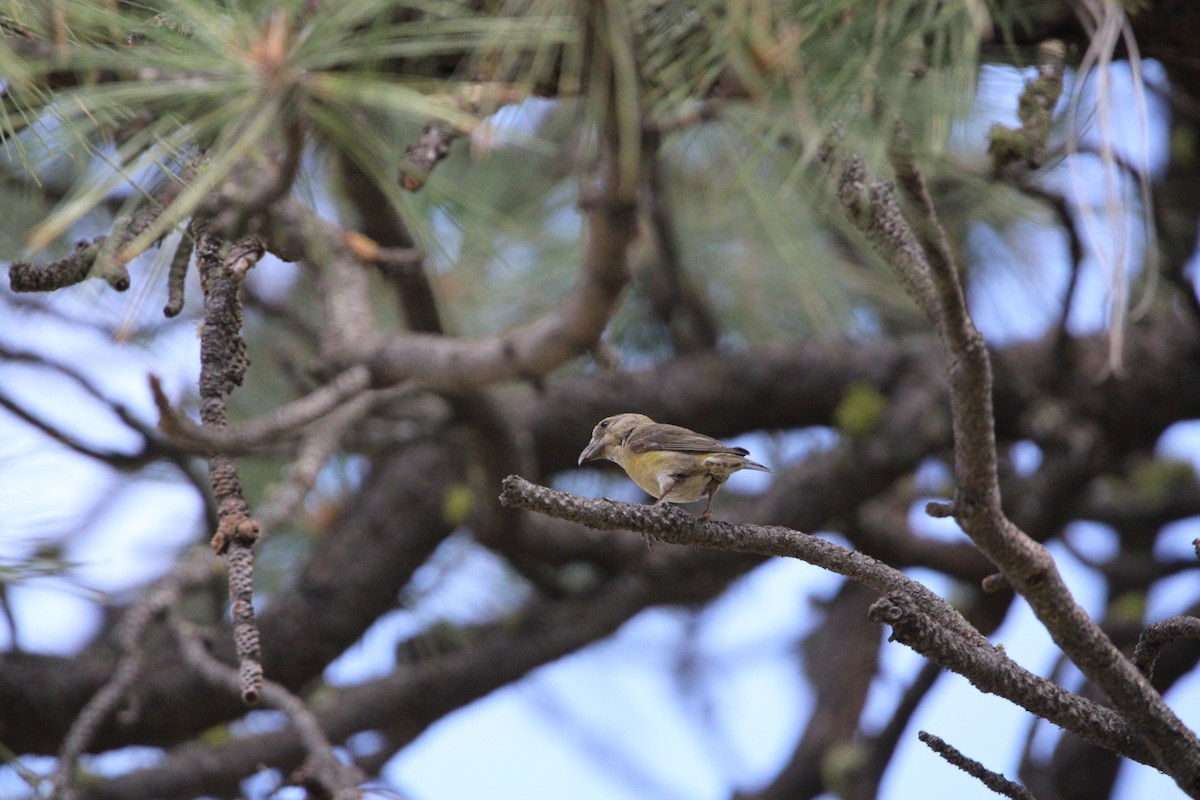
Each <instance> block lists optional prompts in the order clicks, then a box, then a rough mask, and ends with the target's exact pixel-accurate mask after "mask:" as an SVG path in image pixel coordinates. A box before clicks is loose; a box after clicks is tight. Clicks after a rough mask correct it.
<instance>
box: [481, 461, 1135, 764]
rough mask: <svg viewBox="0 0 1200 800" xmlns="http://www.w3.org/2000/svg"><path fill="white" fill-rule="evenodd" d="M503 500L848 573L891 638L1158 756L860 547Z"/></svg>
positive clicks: (1094, 735) (778, 531) (623, 506)
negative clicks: (871, 598)
mask: <svg viewBox="0 0 1200 800" xmlns="http://www.w3.org/2000/svg"><path fill="white" fill-rule="evenodd" d="M500 502H502V503H504V504H505V505H508V506H512V507H515V508H524V509H527V510H530V511H536V512H538V513H541V514H547V515H549V516H552V517H559V518H562V519H569V520H572V521H574V522H578V523H581V524H583V525H587V526H588V527H590V528H595V529H597V530H630V531H635V532H637V533H641V534H643V535H646V536H655V537H657V538H659V539H661V540H663V541H666V542H670V543H672V544H686V545H694V546H697V547H707V548H716V549H720V550H729V551H734V552H744V553H758V554H761V555H771V556H786V557H789V558H798V559H800V560H801V561H806V562H808V563H810V564H814V565H816V566H818V567H821V568H822V569H827V570H830V571H832V572H836V573H838V574H839V575H844V576H846V577H848V578H850V579H852V580H855V581H858V582H859V583H862V584H864V585H866V586H869V587H871V588H873V589H875V590H876V591H878V592H880V593H881V594H885V595H886V597H885V598H883V599H882V600H881V601H880V602H879V603H877V604H876V606H875V607H874V608H875V609H877V610H875V612H874V613H875V614H876V615H877V616H876V617H875V618H876V619H877V621H883V622H887V623H888V624H889V625H892V627H893V637H894V638H896V639H899V640H900V641H902V642H903V643H904V644H906V645H908V646H909V647H912V648H913V649H914V650H916V651H917V652H918V653H920V654H921V655H923V656H925V657H926V658H929V659H930V660H932V661H935V662H936V663H938V664H940V665H941V666H943V667H945V668H946V669H949V670H951V671H953V672H957V673H958V674H960V675H963V676H964V677H966V678H967V679H969V680H970V681H971V682H972V683H974V684H975V685H976V686H977V687H979V688H980V689H981V690H982V691H985V692H988V693H990V694H996V695H998V696H1000V697H1004V698H1005V699H1007V700H1010V701H1011V702H1013V703H1016V704H1017V705H1019V706H1021V707H1022V708H1024V709H1026V710H1027V711H1030V712H1031V713H1034V714H1037V715H1038V716H1040V717H1043V718H1045V719H1047V720H1049V721H1051V722H1053V723H1054V724H1056V725H1059V726H1061V727H1063V728H1065V729H1066V730H1069V731H1071V732H1072V733H1075V734H1076V735H1078V736H1080V737H1081V738H1083V739H1086V740H1087V741H1090V742H1093V743H1094V744H1097V745H1100V746H1101V747H1105V748H1108V749H1110V750H1114V751H1116V752H1118V753H1120V754H1121V755H1124V756H1126V757H1128V758H1132V759H1134V760H1136V761H1141V762H1142V763H1147V764H1150V765H1152V766H1157V764H1158V762H1157V759H1156V757H1155V756H1154V755H1153V754H1152V752H1151V751H1150V750H1148V749H1147V748H1146V747H1145V745H1144V744H1143V742H1142V741H1141V739H1140V738H1139V737H1138V735H1137V732H1136V731H1135V729H1133V728H1131V727H1130V726H1129V725H1128V724H1126V722H1125V721H1124V720H1123V719H1122V718H1121V717H1120V716H1118V715H1117V714H1116V713H1114V712H1113V711H1112V710H1110V709H1107V708H1103V707H1101V706H1097V705H1096V704H1095V703H1092V702H1091V701H1088V700H1086V699H1084V698H1081V697H1079V696H1077V695H1073V694H1071V693H1070V692H1067V691H1066V690H1065V689H1062V688H1061V687H1059V686H1057V685H1056V684H1053V683H1051V682H1050V681H1047V680H1045V679H1043V678H1040V677H1038V676H1037V675H1034V674H1032V673H1030V672H1029V671H1027V670H1025V669H1024V668H1022V667H1021V666H1019V665H1018V664H1016V663H1014V662H1013V661H1012V660H1011V659H1009V658H1008V656H1007V655H1006V654H1005V653H1004V651H1003V650H1002V649H1000V648H996V647H994V646H993V645H992V644H991V643H990V642H989V641H988V640H987V639H986V638H985V637H984V636H983V635H981V634H980V633H979V632H978V631H977V630H975V629H974V628H973V627H971V625H970V624H969V623H968V622H967V621H966V620H965V619H963V618H962V616H961V615H960V614H959V613H958V612H957V611H956V610H955V609H954V608H953V607H951V606H950V605H949V604H948V603H946V602H945V601H944V600H942V599H941V598H940V597H938V596H937V595H936V594H934V593H933V592H931V591H929V590H928V589H927V588H926V587H925V586H923V585H921V584H920V583H917V582H916V581H914V580H912V579H911V578H909V577H908V576H906V575H904V574H903V573H902V572H899V571H898V570H895V569H892V568H891V567H889V566H887V565H886V564H883V563H881V562H879V561H876V560H875V559H873V558H871V557H869V556H866V555H863V554H862V553H857V552H855V551H853V550H847V549H846V548H844V547H842V546H841V545H838V544H835V543H833V542H829V541H825V540H824V539H818V538H816V537H814V536H807V535H805V534H803V533H800V532H798V531H794V530H790V529H787V528H780V527H767V526H760V525H733V524H730V523H727V522H716V521H711V520H702V519H698V518H696V517H692V516H691V515H689V514H687V513H686V512H684V511H680V510H677V509H673V508H669V507H655V506H638V505H632V504H629V503H619V502H616V501H614V500H607V499H605V500H589V499H586V498H581V497H578V496H576V495H572V494H568V493H566V492H559V491H556V490H554V489H549V488H547V487H544V486H537V485H536V484H532V483H530V482H528V481H526V480H525V479H523V478H520V477H517V476H516V475H512V476H509V477H508V478H507V479H506V480H505V481H504V486H503V490H502V492H501V494H500ZM884 601H887V602H886V603H885V602H884ZM881 604H882V605H881Z"/></svg>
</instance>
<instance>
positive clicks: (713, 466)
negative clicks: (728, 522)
mask: <svg viewBox="0 0 1200 800" xmlns="http://www.w3.org/2000/svg"><path fill="white" fill-rule="evenodd" d="M747 455H749V451H748V450H746V449H745V448H743V447H730V446H728V445H726V444H723V443H722V442H719V441H717V440H716V439H714V438H712V437H711V436H705V435H704V434H702V433H696V432H695V431H692V430H688V429H687V428H682V427H680V426H678V425H664V424H662V423H658V422H655V421H654V420H652V419H650V418H649V417H647V416H646V415H644V414H617V415H616V416H612V417H608V418H606V419H603V420H601V421H600V422H599V424H597V425H596V427H595V428H594V429H593V430H592V441H591V442H589V443H588V446H587V447H585V448H584V449H583V452H582V453H580V454H579V463H580V464H582V463H583V462H585V461H592V460H594V459H598V458H607V459H608V460H609V461H614V462H616V463H617V464H620V465H621V467H622V468H623V469H624V470H625V473H626V474H627V475H629V477H630V478H632V479H633V482H634V483H636V484H637V485H638V486H640V487H642V488H643V489H645V490H646V491H647V492H648V493H649V494H650V495H652V496H653V497H654V498H655V499H656V502H655V505H663V504H665V503H692V502H695V501H696V500H699V499H700V498H701V497H703V496H704V495H708V503H707V504H706V505H705V506H704V512H703V513H702V514H701V515H700V516H702V517H704V518H705V519H708V518H709V517H711V516H712V499H713V495H715V494H716V493H717V490H718V489H720V488H721V486H722V484H724V483H725V481H727V480H728V479H729V476H730V475H732V474H733V473H735V472H737V471H738V470H740V469H754V470H760V471H762V472H770V471H771V470H769V469H767V468H766V467H764V466H763V465H762V464H759V463H757V462H755V461H751V460H750V459H748V458H746V456H747Z"/></svg>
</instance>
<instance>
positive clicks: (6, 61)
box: [0, 0, 572, 259]
mask: <svg viewBox="0 0 1200 800" xmlns="http://www.w3.org/2000/svg"><path fill="white" fill-rule="evenodd" d="M61 5H62V7H63V10H64V11H63V14H62V17H61V20H59V21H58V22H57V23H56V24H51V22H50V15H42V14H31V13H28V12H26V11H25V10H24V7H23V6H22V4H20V3H15V2H10V3H9V4H8V9H7V13H6V14H4V15H3V16H2V17H0V22H2V23H4V27H7V28H9V29H10V30H17V31H20V32H21V33H22V34H24V36H26V37H28V39H26V40H16V39H14V41H22V46H23V47H24V48H25V49H26V50H27V51H28V52H23V53H21V54H20V55H21V58H17V56H16V54H15V53H14V52H13V50H12V46H11V45H8V46H6V48H0V68H3V69H4V71H5V74H8V75H11V76H13V77H12V78H10V82H11V90H10V91H9V92H8V94H7V96H6V98H5V99H6V103H5V105H4V107H3V118H2V119H0V125H2V130H3V131H4V132H6V133H8V136H7V137H6V143H7V144H9V145H10V147H11V148H13V150H11V151H10V152H14V153H15V154H16V155H17V156H18V157H20V158H24V156H25V154H26V153H27V146H28V144H29V143H30V139H31V138H33V137H45V138H47V139H49V140H50V141H51V142H52V143H53V146H52V147H51V148H48V149H50V150H52V151H54V152H57V153H66V154H68V155H69V157H70V158H72V159H74V160H77V161H80V162H83V163H87V164H89V165H90V169H89V170H88V171H87V172H86V173H85V174H84V175H82V176H81V177H80V179H79V180H78V181H77V183H76V184H75V186H74V187H73V188H72V191H71V193H70V195H69V196H68V197H67V198H66V200H65V201H64V202H63V203H62V204H61V205H60V207H59V208H58V209H57V211H56V212H55V213H54V214H52V215H51V216H50V217H49V218H47V219H46V220H44V221H43V222H42V223H41V224H40V225H39V226H37V227H36V228H35V229H34V230H33V232H32V233H31V235H30V241H29V245H30V249H31V250H33V251H38V250H41V249H42V248H44V247H46V246H47V245H49V244H50V243H51V242H53V241H54V240H55V239H56V238H57V237H59V236H61V235H62V234H63V233H64V232H66V231H67V229H68V228H69V227H70V226H71V225H72V224H73V223H75V222H76V221H78V220H79V219H81V218H83V217H84V216H85V215H87V214H89V213H91V212H92V211H93V210H95V209H96V208H97V206H99V205H100V204H101V203H102V202H103V201H104V200H105V199H106V198H108V197H110V196H112V195H113V194H114V193H116V192H119V191H124V190H126V188H127V187H131V186H132V187H136V190H137V192H140V193H148V192H150V191H152V189H153V188H154V186H155V185H157V184H158V183H159V182H162V181H170V180H179V179H180V178H179V175H180V173H181V172H183V170H184V165H185V164H191V165H192V166H194V167H198V168H197V169H196V170H195V175H194V178H193V179H192V180H191V181H190V182H189V185H188V186H187V187H186V188H185V189H184V190H183V192H182V193H181V194H180V195H179V197H178V199H176V200H175V202H174V203H173V204H172V206H171V207H170V208H169V209H168V211H167V213H165V214H163V215H162V216H161V217H159V219H158V221H157V222H156V224H154V225H153V226H152V227H151V228H149V229H148V230H146V231H144V232H143V233H142V234H141V235H139V236H138V237H137V238H136V239H135V240H134V241H133V242H131V243H130V244H129V245H128V246H127V247H126V253H124V254H123V257H124V258H125V259H127V258H129V257H130V256H132V255H135V254H136V253H138V252H140V251H141V250H143V249H145V247H146V246H148V245H149V244H150V243H151V242H153V241H154V240H155V239H157V238H159V237H160V236H162V234H163V233H164V232H166V231H167V230H168V229H169V228H170V226H172V225H174V224H176V223H178V222H179V221H181V220H182V219H185V218H186V217H187V216H189V215H190V213H191V212H192V211H193V210H194V209H195V207H196V205H197V204H198V203H199V202H200V200H201V199H202V198H203V197H204V196H205V195H206V194H207V193H208V192H210V191H211V190H212V189H213V188H215V187H216V186H218V185H221V184H222V183H223V182H224V181H225V180H226V179H228V178H229V177H230V176H231V175H232V174H233V172H234V169H235V167H236V166H237V165H239V164H240V163H242V162H243V161H244V160H246V159H250V160H252V161H253V160H262V159H265V158H269V157H271V156H272V155H273V154H276V153H278V152H280V151H281V150H284V149H286V148H288V147H294V146H296V145H295V143H294V142H292V141H289V137H293V138H294V136H295V135H296V134H295V133H294V132H295V131H303V132H304V134H305V135H306V136H308V137H310V138H311V140H313V141H315V142H319V143H321V144H322V145H324V146H327V147H330V148H333V149H334V150H337V151H340V152H344V153H347V154H348V155H350V156H351V157H352V158H353V159H355V160H356V161H358V162H359V163H360V164H362V165H364V167H366V168H367V169H368V170H369V171H370V174H379V167H380V165H381V164H387V163H389V162H394V160H395V159H394V156H395V150H394V149H392V148H391V147H390V143H389V141H388V131H389V130H390V126H391V124H392V123H393V122H394V121H395V120H404V119H407V120H411V121H412V122H413V123H414V124H418V125H419V124H423V123H425V122H426V121H429V120H441V121H443V122H445V123H446V124H448V125H451V126H453V127H455V128H458V129H461V130H465V131H470V130H472V129H473V128H474V127H475V125H476V122H477V121H476V118H475V117H474V116H473V115H472V114H470V113H468V112H467V111H465V110H463V109H461V108H460V103H459V101H458V99H457V98H456V97H455V95H454V87H455V85H456V83H455V81H454V80H452V78H456V79H457V80H458V82H459V83H461V82H463V81H467V80H471V79H478V78H479V77H481V75H480V74H472V73H471V72H470V70H469V69H468V70H467V71H465V72H463V73H461V74H458V75H456V74H453V70H454V69H456V68H457V67H458V65H460V64H462V63H464V59H465V60H466V63H467V64H468V65H469V66H471V67H472V68H474V69H475V70H476V71H477V72H479V73H482V72H484V71H485V70H486V75H485V77H488V78H495V77H504V78H511V77H524V78H525V79H528V80H531V81H532V80H534V79H536V78H540V77H544V76H539V75H535V74H533V72H532V70H533V69H535V67H536V68H539V69H542V70H543V71H545V70H546V69H548V66H547V63H546V62H547V61H548V59H547V58H546V57H545V54H544V51H545V50H546V49H547V48H548V47H561V46H562V45H563V44H564V43H566V42H567V41H568V40H569V39H570V38H571V36H572V24H571V21H570V18H569V17H567V16H565V15H563V14H562V13H561V12H560V11H559V10H558V8H557V6H558V4H556V3H549V2H537V1H536V0H530V2H524V3H510V4H506V6H505V9H504V10H505V11H507V12H508V14H495V15H483V14H482V13H481V12H479V11H478V10H474V9H473V8H472V6H471V5H470V4H467V3H451V2H446V3H436V4H428V3H398V2H392V1H391V0H386V1H385V0H363V2H355V3H344V4H330V5H322V6H321V7H320V10H319V11H317V12H315V13H309V12H307V11H306V9H305V4H304V3H302V2H299V0H291V1H290V2H246V3H238V2H230V3H227V4H223V5H222V4H213V3H208V2H198V1H197V0H179V1H178V2H171V3H163V4H161V8H162V10H161V11H158V9H157V8H156V7H155V6H154V5H149V6H135V7H130V6H126V5H120V6H117V5H116V4H112V5H111V6H110V5H108V4H97V3H92V2H86V1H85V0H66V2H64V3H62V4H61ZM53 42H62V45H61V46H59V45H57V44H52V43H53ZM514 54H516V55H514ZM518 55H519V56H521V57H523V58H518V57H517V56H518ZM472 59H474V61H472ZM18 61H19V62H20V63H19V64H18V63H17V62H18ZM517 62H519V63H517ZM447 64H449V65H450V66H449V67H447ZM538 64H541V66H540V67H537V65H538ZM9 67H12V69H11V70H10V69H9ZM501 67H506V68H507V69H508V70H509V74H505V75H503V76H500V75H498V74H497V71H498V70H499V69H500V68H501ZM447 69H449V70H451V72H447V71H446V70H447ZM52 83H53V84H58V85H60V86H61V85H63V84H65V87H64V88H59V89H57V90H56V91H53V92H51V91H50V90H49V89H48V87H49V86H50V85H51V84H52ZM22 133H24V134H25V135H24V136H22V135H21V134H22ZM202 155H203V160H202V161H201V160H200V157H201V156H202ZM26 164H27V165H28V166H29V167H32V168H33V170H34V171H35V172H36V171H37V169H38V168H39V167H40V166H41V165H39V164H33V163H29V162H28V160H27V159H26ZM385 174H386V173H385Z"/></svg>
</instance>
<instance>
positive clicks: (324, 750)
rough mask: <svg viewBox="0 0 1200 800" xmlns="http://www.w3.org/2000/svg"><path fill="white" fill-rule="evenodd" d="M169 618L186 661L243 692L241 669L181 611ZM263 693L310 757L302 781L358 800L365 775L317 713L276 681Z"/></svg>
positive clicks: (336, 797) (335, 797)
mask: <svg viewBox="0 0 1200 800" xmlns="http://www.w3.org/2000/svg"><path fill="white" fill-rule="evenodd" d="M167 620H168V622H169V623H170V625H171V630H172V632H173V633H174V634H175V638H176V640H177V641H178V642H179V645H180V649H181V651H182V653H183V657H184V660H185V661H187V663H188V665H189V666H191V667H192V669H194V670H196V671H197V672H198V673H199V674H200V675H202V676H203V677H204V678H205V679H206V680H207V681H208V682H209V683H211V684H213V685H214V686H218V687H220V688H222V689H226V690H228V691H230V692H234V693H240V692H242V691H243V683H242V680H241V677H240V675H239V673H238V670H235V669H233V668H232V667H229V666H227V665H226V664H223V663H221V662H220V661H218V660H217V659H215V658H213V657H212V655H211V654H210V653H209V652H208V649H207V648H206V647H205V645H204V643H203V641H202V640H201V637H200V632H199V631H198V630H197V629H196V628H195V626H193V625H191V624H190V623H188V622H187V621H185V620H183V619H182V618H180V616H179V615H178V614H177V613H168V616H167ZM262 696H263V700H264V702H266V704H267V705H269V706H271V707H273V708H277V709H279V710H280V711H282V712H284V713H285V714H287V716H288V719H289V720H291V723H292V726H293V727H294V728H295V730H296V733H297V735H298V736H299V739H300V742H301V743H302V744H303V746H304V749H305V750H306V751H307V752H308V758H307V760H306V761H305V763H304V766H303V767H302V768H301V771H300V778H299V781H298V782H305V783H315V784H316V785H317V786H319V787H320V789H321V790H322V793H321V794H320V796H321V797H326V798H329V799H330V800H357V799H358V798H359V797H361V793H360V792H359V791H358V784H360V783H362V781H363V779H364V776H363V775H362V774H361V773H359V771H358V770H356V769H354V768H353V767H348V766H346V765H345V764H343V763H342V762H341V761H340V760H339V759H338V757H337V756H336V755H334V752H333V747H332V746H331V745H330V744H329V740H328V739H326V738H325V733H324V731H322V730H321V724H320V722H319V721H318V720H317V717H316V715H315V714H313V712H312V711H311V710H310V709H309V708H308V706H306V705H305V704H304V701H303V700H301V699H300V698H299V697H297V696H296V695H294V694H292V693H291V692H289V691H288V690H287V689H285V688H284V687H283V686H281V685H279V684H278V683H275V682H274V681H263V685H262Z"/></svg>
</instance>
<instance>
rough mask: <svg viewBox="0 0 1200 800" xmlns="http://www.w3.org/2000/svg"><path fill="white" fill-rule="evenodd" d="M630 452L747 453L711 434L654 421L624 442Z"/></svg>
mask: <svg viewBox="0 0 1200 800" xmlns="http://www.w3.org/2000/svg"><path fill="white" fill-rule="evenodd" d="M625 446H626V447H628V448H629V450H630V452H632V453H646V452H649V451H651V450H677V451H683V452H688V453H732V454H733V455H735V456H744V455H747V454H749V452H750V451H749V450H747V449H746V448H744V447H730V446H728V445H726V444H722V443H721V442H718V441H717V440H716V439H714V438H712V437H711V436H705V435H704V434H702V433H696V432H695V431H691V430H688V429H687V428H681V427H679V426H678V425H663V424H660V423H655V424H654V425H647V426H646V427H644V428H641V429H640V430H637V431H634V432H633V435H632V436H630V437H629V439H628V440H627V441H626V442H625Z"/></svg>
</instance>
